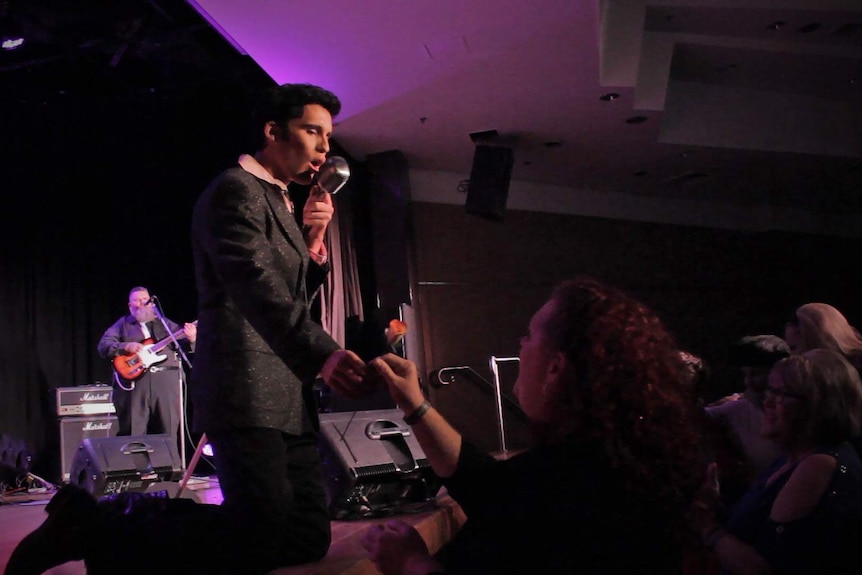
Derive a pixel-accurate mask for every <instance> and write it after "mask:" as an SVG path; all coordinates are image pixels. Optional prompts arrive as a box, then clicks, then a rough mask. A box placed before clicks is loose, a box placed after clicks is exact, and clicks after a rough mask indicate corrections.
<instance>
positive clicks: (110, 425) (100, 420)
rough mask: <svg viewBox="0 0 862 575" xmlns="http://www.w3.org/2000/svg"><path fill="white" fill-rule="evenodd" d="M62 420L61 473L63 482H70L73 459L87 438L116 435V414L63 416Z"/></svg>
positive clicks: (60, 420)
mask: <svg viewBox="0 0 862 575" xmlns="http://www.w3.org/2000/svg"><path fill="white" fill-rule="evenodd" d="M59 422H60V473H61V479H62V481H63V483H68V482H69V473H70V471H71V469H72V460H73V459H74V458H75V453H76V452H77V451H78V448H79V447H80V446H81V442H82V441H84V440H85V439H93V438H101V437H114V436H115V435H117V427H118V423H117V416H116V415H91V416H88V417H61V418H60V419H59Z"/></svg>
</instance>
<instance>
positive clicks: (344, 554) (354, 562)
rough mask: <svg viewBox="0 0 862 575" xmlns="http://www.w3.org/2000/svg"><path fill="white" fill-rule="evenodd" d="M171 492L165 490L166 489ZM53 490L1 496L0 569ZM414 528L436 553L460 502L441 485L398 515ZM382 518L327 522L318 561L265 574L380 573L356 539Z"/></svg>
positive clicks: (79, 568) (75, 573)
mask: <svg viewBox="0 0 862 575" xmlns="http://www.w3.org/2000/svg"><path fill="white" fill-rule="evenodd" d="M186 489H188V490H189V491H191V492H193V493H194V496H195V497H196V498H197V499H199V500H200V502H201V503H214V504H218V503H221V501H222V496H221V490H220V489H219V487H218V481H217V479H216V478H215V477H192V478H191V479H190V480H189V482H188V484H187V486H186ZM169 493H170V491H169ZM51 495H52V494H30V495H26V494H25V495H17V496H9V497H4V498H3V499H2V504H0V573H2V572H3V571H4V570H5V569H6V564H7V562H8V560H9V556H10V555H11V554H12V551H13V550H14V549H15V546H17V545H18V542H19V541H21V539H23V538H24V537H25V536H26V535H27V534H28V533H30V532H31V531H33V530H34V529H36V528H37V527H38V526H39V525H41V524H42V522H43V521H44V520H45V518H46V517H47V515H46V513H45V505H47V503H48V501H49V500H50V498H51ZM399 519H403V520H404V521H406V522H408V523H410V524H411V525H413V526H414V527H416V529H417V530H418V531H419V533H420V534H421V535H422V537H423V538H424V539H425V542H426V543H427V544H428V548H429V549H430V550H431V552H432V553H435V552H436V551H437V550H438V549H440V547H441V546H442V545H443V544H444V543H446V542H447V541H448V540H449V539H451V537H452V536H453V535H454V534H455V532H457V530H458V529H460V527H461V525H463V524H464V521H465V519H466V518H465V517H464V514H463V512H462V511H461V509H460V507H458V505H457V504H456V503H455V502H454V501H453V500H452V499H451V498H450V497H449V496H448V495H446V493H445V491H444V492H441V493H440V494H439V495H438V496H437V498H436V505H435V508H434V509H432V510H430V511H424V512H421V513H411V514H409V515H403V516H399ZM385 520H386V519H361V520H349V521H333V522H332V545H331V547H330V549H329V553H328V554H327V556H326V557H325V558H324V559H323V560H322V561H319V562H317V563H309V564H306V565H299V566H296V567H284V568H280V569H277V570H275V571H273V572H272V573H271V574H270V575H340V574H347V573H349V574H350V575H379V572H378V571H377V569H376V568H375V567H374V565H373V564H372V563H371V562H370V561H369V560H368V559H366V557H365V551H364V550H363V549H362V547H361V545H360V543H359V539H360V538H361V536H362V533H363V532H364V531H365V530H366V529H367V528H368V527H369V526H371V525H374V524H375V523H381V522H383V521H385ZM45 573H46V574H48V575H86V573H87V570H86V567H85V566H84V562H83V561H72V562H69V563H66V564H64V565H59V566H57V567H55V568H53V569H51V570H49V571H46V572H45Z"/></svg>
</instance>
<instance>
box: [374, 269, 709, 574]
mask: <svg viewBox="0 0 862 575" xmlns="http://www.w3.org/2000/svg"><path fill="white" fill-rule="evenodd" d="M519 358H520V366H519V372H518V377H517V381H516V383H515V388H514V394H515V396H516V397H517V399H518V402H519V403H520V405H521V408H522V409H523V411H524V413H525V414H526V416H527V418H528V420H529V421H530V423H531V428H532V430H533V431H534V433H535V438H536V442H535V445H534V446H533V447H531V448H530V449H528V450H526V451H524V452H522V453H520V454H518V455H515V456H513V457H510V458H509V459H506V460H495V459H494V458H493V457H491V456H489V455H488V454H486V453H483V452H480V451H479V450H477V449H476V448H475V447H474V446H472V445H471V444H470V443H468V442H467V441H465V440H463V438H462V437H461V435H460V434H459V433H458V432H457V431H456V430H455V429H454V428H452V427H451V426H450V425H449V423H448V422H447V421H446V420H445V419H444V418H443V416H442V415H441V414H440V413H438V412H437V411H436V410H434V409H433V408H432V407H430V405H429V404H428V402H427V401H425V398H424V397H423V395H422V391H421V389H420V387H419V381H418V378H417V375H416V366H415V365H414V364H412V363H411V362H409V361H406V360H404V359H401V358H399V357H397V356H395V355H391V354H390V355H387V356H384V357H381V358H377V359H375V360H373V361H372V362H371V363H370V366H372V368H373V369H375V370H376V371H377V372H378V373H379V374H380V376H381V377H382V378H383V379H384V380H385V382H386V384H387V385H388V387H389V391H390V393H391V394H392V396H393V398H394V400H395V402H396V404H397V405H398V406H399V408H400V409H401V410H403V411H404V413H405V414H407V416H406V417H405V421H406V422H407V423H408V424H410V425H411V426H412V430H413V433H414V435H415V437H416V438H417V439H418V441H419V443H420V444H421V446H422V448H423V450H424V452H425V455H426V457H427V458H428V461H429V462H430V463H431V465H432V467H433V469H434V471H435V472H436V473H437V474H438V475H439V476H440V477H441V478H442V479H443V481H444V484H445V485H446V487H447V489H448V492H449V494H450V495H451V496H452V497H453V498H454V499H455V500H456V501H457V502H458V503H459V504H460V505H461V507H462V508H463V510H464V511H465V513H466V515H467V517H468V521H467V522H466V524H465V525H464V527H463V529H462V530H461V531H460V532H459V533H458V534H457V535H456V537H455V538H454V539H453V540H452V541H451V542H450V543H449V544H447V545H446V546H445V547H444V548H443V549H442V550H441V552H440V553H439V554H437V556H433V557H432V556H431V555H430V554H429V553H428V549H427V547H426V546H425V544H424V543H423V541H422V539H421V537H420V536H419V534H418V533H417V532H416V531H415V530H414V529H413V528H412V527H410V526H409V525H408V524H406V523H404V522H402V521H399V520H391V521H388V522H386V523H383V524H380V525H376V526H373V527H370V528H369V529H368V530H367V531H366V532H365V533H364V535H363V540H362V541H363V545H364V547H365V548H366V550H367V551H368V553H369V556H370V558H371V560H372V561H374V563H375V564H376V565H377V566H378V569H380V571H381V572H382V573H384V575H396V574H397V575H428V574H429V573H440V572H445V573H453V574H454V573H465V574H466V573H471V574H473V573H494V574H508V573H618V572H619V573H639V574H645V573H646V574H650V573H656V574H658V573H661V574H662V575H666V574H672V573H679V572H681V571H682V563H683V560H682V556H683V549H684V546H685V543H686V534H687V532H688V529H689V525H690V523H689V518H688V513H687V512H688V510H689V508H690V505H691V501H692V500H693V497H694V495H695V493H696V492H697V491H698V489H699V488H700V487H701V485H702V478H703V471H704V469H705V468H706V460H705V459H704V457H705V454H704V453H703V445H704V442H703V439H702V437H701V434H700V412H699V409H698V408H697V407H696V404H695V402H694V399H693V398H692V397H690V393H691V386H690V384H689V383H688V381H689V379H690V372H689V370H688V368H687V366H686V365H685V363H684V361H683V360H682V357H681V354H680V353H679V348H678V347H677V345H676V343H675V341H674V339H673V337H671V335H670V334H669V333H668V331H667V330H666V329H665V327H664V326H663V325H662V322H661V321H660V320H659V318H658V317H657V316H656V315H655V314H654V313H653V312H651V311H650V310H649V309H648V308H647V307H646V306H644V305H643V304H641V303H640V302H638V301H636V300H634V299H632V298H631V297H629V296H627V295H625V294H624V293H622V292H621V291H619V290H617V289H614V288H612V287H609V286H606V285H603V284H602V283H599V282H598V281H595V280H593V279H590V278H578V279H575V280H569V281H565V282H563V283H562V284H560V285H559V286H557V287H556V289H555V290H554V291H553V293H552V295H551V298H550V299H549V301H548V302H547V303H545V304H544V305H543V306H542V308H541V309H539V311H538V312H536V314H535V315H534V316H533V318H532V319H531V321H530V324H529V329H528V332H527V334H526V335H525V336H524V337H523V338H522V339H521V349H520V353H519Z"/></svg>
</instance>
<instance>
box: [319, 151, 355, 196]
mask: <svg viewBox="0 0 862 575" xmlns="http://www.w3.org/2000/svg"><path fill="white" fill-rule="evenodd" d="M349 178H350V166H348V165H347V160H345V159H344V158H342V157H341V156H330V157H328V158H327V159H326V161H325V162H324V163H323V166H322V167H321V168H320V171H319V172H317V176H316V177H315V179H314V183H315V184H317V185H318V186H319V187H320V189H321V190H323V191H324V192H327V193H329V194H332V195H335V194H336V193H338V190H340V189H341V188H343V187H344V184H346V183H347V180H348V179H349Z"/></svg>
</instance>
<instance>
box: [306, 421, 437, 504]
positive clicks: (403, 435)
mask: <svg viewBox="0 0 862 575" xmlns="http://www.w3.org/2000/svg"><path fill="white" fill-rule="evenodd" d="M319 448H320V453H321V459H322V461H323V473H324V485H325V487H326V497H327V504H328V505H329V510H330V515H331V516H332V518H333V519H356V518H361V517H383V516H387V515H393V514H400V513H408V512H411V511H421V510H424V509H428V508H430V507H432V506H433V503H434V497H435V496H436V495H437V492H438V491H439V490H440V487H441V485H442V482H441V481H440V479H439V478H438V477H437V475H436V474H435V473H434V471H433V470H432V469H431V465H430V464H429V463H428V460H427V459H426V457H425V453H424V452H423V451H422V448H421V447H420V446H419V442H418V441H416V438H415V437H414V436H413V433H412V432H411V430H410V427H409V426H408V425H407V424H406V423H404V419H403V418H402V416H401V411H400V410H398V409H377V410H370V411H345V412H341V413H322V414H320V445H319Z"/></svg>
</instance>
